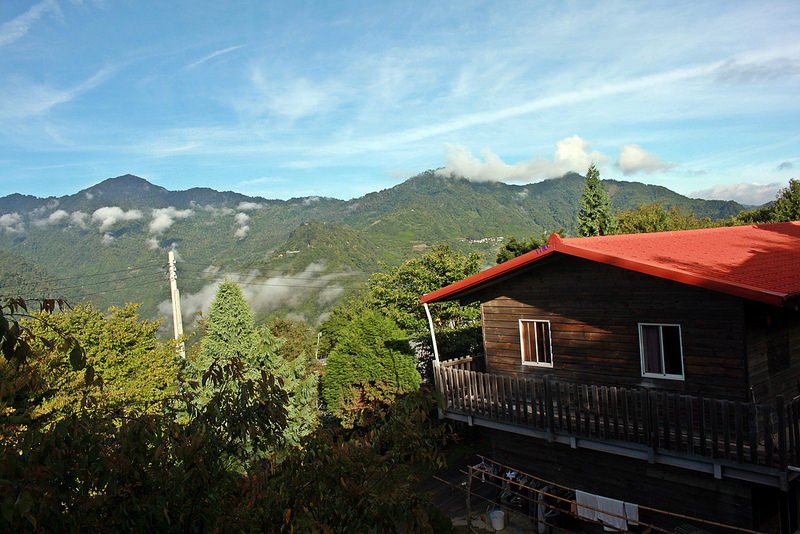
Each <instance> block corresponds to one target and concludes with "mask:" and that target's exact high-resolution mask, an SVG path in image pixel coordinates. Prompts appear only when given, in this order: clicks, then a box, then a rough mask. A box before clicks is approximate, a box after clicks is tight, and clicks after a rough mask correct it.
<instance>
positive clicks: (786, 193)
mask: <svg viewBox="0 0 800 534" xmlns="http://www.w3.org/2000/svg"><path fill="white" fill-rule="evenodd" d="M774 212H775V220H776V221H781V222H782V221H797V220H800V180H795V179H794V178H792V179H791V180H789V185H788V186H787V187H785V188H784V189H781V190H780V192H779V193H778V198H777V199H776V200H775V207H774Z"/></svg>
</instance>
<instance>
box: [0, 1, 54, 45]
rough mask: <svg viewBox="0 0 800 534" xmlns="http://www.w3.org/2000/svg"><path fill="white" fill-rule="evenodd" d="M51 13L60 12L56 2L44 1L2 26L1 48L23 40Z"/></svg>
mask: <svg viewBox="0 0 800 534" xmlns="http://www.w3.org/2000/svg"><path fill="white" fill-rule="evenodd" d="M50 11H58V3H57V2H56V0H44V1H43V2H39V3H38V4H35V5H34V6H32V7H31V8H30V9H28V11H26V12H25V13H23V14H21V15H19V16H17V17H15V18H13V19H11V20H9V21H8V22H5V23H3V25H2V26H0V47H2V46H5V45H8V44H11V43H13V42H14V41H17V40H18V39H22V38H23V37H25V35H26V34H27V33H28V32H29V31H30V29H31V26H33V25H34V24H35V23H36V22H37V21H38V20H39V19H40V18H42V17H43V16H44V15H45V14H47V13H48V12H50Z"/></svg>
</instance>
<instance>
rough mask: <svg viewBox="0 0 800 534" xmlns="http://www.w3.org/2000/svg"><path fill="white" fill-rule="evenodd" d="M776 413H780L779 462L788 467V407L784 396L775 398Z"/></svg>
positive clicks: (781, 465)
mask: <svg viewBox="0 0 800 534" xmlns="http://www.w3.org/2000/svg"><path fill="white" fill-rule="evenodd" d="M775 411H777V412H778V462H779V465H780V467H786V405H785V404H784V401H783V395H778V396H777V397H775Z"/></svg>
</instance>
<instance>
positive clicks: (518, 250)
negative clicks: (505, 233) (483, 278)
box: [495, 227, 566, 263]
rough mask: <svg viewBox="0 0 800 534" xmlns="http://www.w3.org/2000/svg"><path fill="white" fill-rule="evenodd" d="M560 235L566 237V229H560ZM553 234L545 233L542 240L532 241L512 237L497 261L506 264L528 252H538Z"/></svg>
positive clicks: (499, 252) (500, 251)
mask: <svg viewBox="0 0 800 534" xmlns="http://www.w3.org/2000/svg"><path fill="white" fill-rule="evenodd" d="M555 233H557V234H558V235H560V236H561V237H564V236H565V235H566V230H564V228H563V227H562V228H559V229H558V231H557V232H555ZM552 234H553V232H544V233H543V234H542V237H541V238H536V237H531V239H530V241H525V240H524V239H523V240H522V241H517V238H515V237H513V236H512V237H510V238H509V239H508V241H506V242H505V243H503V246H502V247H500V250H498V252H497V259H496V260H495V261H496V262H497V263H504V262H507V261H508V260H513V259H514V258H516V257H517V256H522V255H523V254H525V253H526V252H530V251H532V250H536V249H537V248H539V247H543V246H544V245H546V244H547V241H548V240H549V239H550V236H551V235H552Z"/></svg>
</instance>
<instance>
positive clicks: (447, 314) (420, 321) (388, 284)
mask: <svg viewBox="0 0 800 534" xmlns="http://www.w3.org/2000/svg"><path fill="white" fill-rule="evenodd" d="M480 266H481V263H480V256H478V255H477V254H462V253H460V252H458V251H455V250H453V249H452V248H450V247H449V246H448V245H436V246H434V247H433V249H432V250H431V252H429V253H428V254H424V255H422V256H419V257H417V258H412V259H410V260H408V261H407V262H405V263H403V264H402V265H400V266H399V267H397V268H396V269H393V270H391V271H389V272H387V273H376V274H374V275H373V276H372V278H371V279H370V282H369V297H368V298H369V301H370V303H371V304H372V305H373V306H374V307H375V308H377V309H379V310H381V311H382V312H383V313H384V314H385V315H386V316H387V317H389V318H391V319H392V320H394V321H395V322H396V323H397V325H398V326H400V328H402V329H403V330H405V331H406V332H408V333H409V334H411V335H412V336H413V337H414V338H418V337H424V336H426V335H427V331H428V323H427V317H426V315H425V310H424V309H423V308H422V305H421V304H420V302H419V297H420V296H422V295H424V294H425V293H430V292H431V291H435V290H437V289H439V288H441V287H444V286H446V285H448V284H452V283H453V282H457V281H458V280H461V279H462V278H466V277H467V276H471V275H473V274H475V273H477V272H478V271H479V270H480ZM437 317H438V318H439V320H441V321H443V322H452V323H455V324H464V323H469V322H472V321H474V320H476V319H478V318H479V317H480V312H479V311H478V309H477V308H476V307H462V306H460V305H459V304H457V303H446V304H442V305H440V306H439V307H438V308H437Z"/></svg>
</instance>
